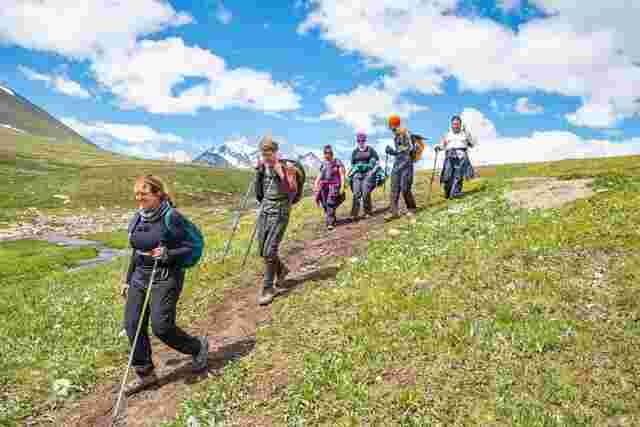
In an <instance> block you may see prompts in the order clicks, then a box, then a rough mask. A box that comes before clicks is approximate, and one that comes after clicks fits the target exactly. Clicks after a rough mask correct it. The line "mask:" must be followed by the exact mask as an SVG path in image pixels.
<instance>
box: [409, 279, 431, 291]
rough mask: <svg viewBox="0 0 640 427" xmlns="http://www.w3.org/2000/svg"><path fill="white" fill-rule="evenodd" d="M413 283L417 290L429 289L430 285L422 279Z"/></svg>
mask: <svg viewBox="0 0 640 427" xmlns="http://www.w3.org/2000/svg"><path fill="white" fill-rule="evenodd" d="M413 283H414V284H415V285H416V288H419V289H431V283H430V282H429V281H427V280H424V279H420V278H418V279H416V280H414V281H413Z"/></svg>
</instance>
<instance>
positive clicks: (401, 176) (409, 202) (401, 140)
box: [385, 114, 416, 219]
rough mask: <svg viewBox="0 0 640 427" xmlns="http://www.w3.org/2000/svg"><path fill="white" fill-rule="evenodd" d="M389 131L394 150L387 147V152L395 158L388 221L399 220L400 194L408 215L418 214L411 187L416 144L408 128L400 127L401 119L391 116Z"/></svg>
mask: <svg viewBox="0 0 640 427" xmlns="http://www.w3.org/2000/svg"><path fill="white" fill-rule="evenodd" d="M388 125H389V129H391V132H393V142H394V148H391V147H389V146H387V148H386V150H385V152H386V153H387V154H388V155H390V156H395V160H394V162H393V169H392V170H391V200H390V202H391V206H390V208H391V215H390V216H389V217H388V219H394V218H398V217H399V216H400V215H399V213H398V203H399V201H400V194H401V193H402V196H403V198H404V202H405V205H406V206H407V211H408V212H407V215H408V216H414V215H415V212H416V199H415V197H414V196H413V192H412V190H411V187H412V186H413V173H414V166H413V164H414V162H415V155H416V144H415V143H414V142H413V140H412V138H411V134H410V133H409V131H408V130H407V129H406V128H401V127H400V117H399V116H397V115H395V114H394V115H391V116H390V117H389V120H388Z"/></svg>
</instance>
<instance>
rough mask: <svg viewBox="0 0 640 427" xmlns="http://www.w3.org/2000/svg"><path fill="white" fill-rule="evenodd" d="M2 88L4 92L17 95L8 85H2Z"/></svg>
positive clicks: (0, 88)
mask: <svg viewBox="0 0 640 427" xmlns="http://www.w3.org/2000/svg"><path fill="white" fill-rule="evenodd" d="M0 90H2V91H4V92H7V93H8V94H9V95H11V96H16V94H15V92H14V91H12V90H11V89H9V88H6V87H4V86H0Z"/></svg>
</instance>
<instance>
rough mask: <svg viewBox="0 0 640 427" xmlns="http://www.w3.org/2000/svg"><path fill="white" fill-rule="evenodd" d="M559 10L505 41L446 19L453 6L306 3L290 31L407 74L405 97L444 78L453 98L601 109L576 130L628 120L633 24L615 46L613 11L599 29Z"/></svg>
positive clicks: (639, 76) (469, 21)
mask: <svg viewBox="0 0 640 427" xmlns="http://www.w3.org/2000/svg"><path fill="white" fill-rule="evenodd" d="M539 1H540V2H543V3H549V4H551V3H552V0H539ZM559 2H560V3H561V4H563V5H566V7H563V8H562V9H561V11H560V12H559V13H560V14H559V15H558V16H553V17H549V18H545V19H537V20H533V21H530V22H528V23H526V24H524V25H521V26H520V27H519V29H518V32H514V31H512V30H511V29H510V28H507V27H505V26H502V25H501V24H499V23H497V22H495V21H492V20H490V19H487V18H480V17H473V18H471V17H461V16H456V15H455V14H454V13H451V12H452V10H454V9H455V7H456V6H457V4H458V1H457V0H405V1H401V2H398V1H392V0H380V1H376V2H370V1H365V0H316V1H315V2H314V3H313V5H314V7H313V10H312V11H311V13H310V14H309V15H308V16H307V18H306V20H305V21H304V22H303V23H302V24H301V25H300V26H299V28H298V31H299V32H300V33H305V32H307V31H309V30H311V29H318V30H319V31H320V33H321V37H323V38H324V39H326V40H329V41H331V42H333V43H334V44H335V45H336V46H337V47H338V48H340V49H342V50H344V51H347V52H357V53H360V54H361V55H363V56H364V57H365V58H366V59H367V60H369V61H374V62H380V63H381V64H383V65H386V66H388V67H391V68H392V70H393V72H395V73H397V74H398V75H406V71H405V70H411V74H410V77H407V78H405V79H404V85H405V86H407V87H408V88H412V89H413V90H419V91H422V90H424V89H429V88H430V85H431V86H432V87H431V88H430V89H431V91H432V92H433V91H434V89H437V88H438V87H439V88H440V89H441V88H442V82H443V81H444V80H443V79H444V78H446V77H455V78H456V79H457V80H458V82H459V84H460V87H461V89H462V90H472V91H476V92H487V91H492V90H501V89H507V90H513V91H534V90H535V91H542V92H547V93H554V94H560V95H565V96H572V97H580V98H581V99H582V100H583V107H584V106H590V105H598V106H602V105H610V106H611V111H607V110H603V109H596V108H592V107H588V109H589V111H590V112H591V114H584V113H579V112H576V114H578V115H579V116H580V117H581V119H579V120H578V119H577V118H576V122H579V123H581V125H583V126H591V127H600V126H601V124H602V123H603V122H605V123H609V124H610V125H615V124H617V123H618V122H619V121H620V120H622V119H625V118H629V117H632V116H634V115H637V114H638V113H639V112H640V104H638V103H637V102H635V101H636V99H637V98H638V97H639V96H640V67H638V66H636V65H634V63H633V59H634V58H635V56H636V55H635V53H634V52H636V50H634V49H637V52H638V53H640V48H638V47H637V46H635V45H634V41H633V40H635V38H636V37H635V36H634V35H635V34H636V30H635V25H637V24H630V25H632V26H631V27H629V28H633V31H632V30H629V31H626V30H625V32H624V34H626V35H627V37H626V38H625V39H624V40H623V38H621V37H619V35H618V33H619V31H618V30H617V29H616V27H615V22H616V19H618V18H620V16H619V14H618V13H617V12H616V13H613V12H612V13H611V19H610V21H609V22H608V24H607V25H600V24H597V21H596V20H595V18H594V21H593V22H594V23H593V24H592V25H591V26H586V25H584V24H583V23H581V22H580V16H581V14H585V13H586V12H584V11H583V12H576V13H571V12H570V10H569V9H570V6H569V3H572V4H573V8H574V9H578V8H575V1H573V0H559ZM623 2H624V0H614V3H615V4H622V3H623ZM553 3H555V2H553ZM627 4H628V2H627ZM601 6H602V5H600V4H599V3H597V4H596V3H594V4H593V5H590V6H588V7H585V9H587V10H588V11H591V13H592V14H593V16H594V17H595V16H597V10H598V9H599V7H601ZM579 9H583V8H582V5H581V7H580V8H579ZM631 10H632V9H631V8H630V7H627V8H626V9H624V13H626V14H627V15H628V16H627V17H625V18H620V19H624V20H625V22H627V21H629V22H632V21H637V19H633V20H632V19H631V18H630V17H629V16H631V15H634V14H633V13H631ZM614 18H615V19H614ZM636 18H637V16H636ZM409 29H410V31H409ZM630 46H631V47H630ZM634 46H635V47H634ZM621 49H622V51H621ZM425 82H430V84H425ZM596 111H599V114H596V113H595V112H596ZM612 118H613V119H612Z"/></svg>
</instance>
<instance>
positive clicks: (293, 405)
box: [174, 158, 640, 427]
mask: <svg viewBox="0 0 640 427" xmlns="http://www.w3.org/2000/svg"><path fill="white" fill-rule="evenodd" d="M639 166H640V160H639V159H637V158H627V159H606V160H586V161H566V162H560V163H555V164H539V165H531V166H530V167H526V166H504V167H498V168H495V169H485V170H484V171H483V174H484V176H485V178H484V179H483V180H481V181H477V182H475V183H473V184H471V185H470V186H469V187H468V189H469V190H470V191H469V195H468V196H467V197H466V198H465V199H463V200H460V201H450V202H444V201H443V200H442V198H441V197H440V196H439V195H438V196H437V197H436V198H435V199H434V200H433V206H432V207H431V208H428V209H425V210H423V211H422V212H421V213H420V214H419V215H418V218H417V222H416V223H415V224H411V223H407V222H405V223H400V224H398V223H396V224H392V225H389V226H388V227H393V228H396V229H397V230H394V231H392V232H391V233H392V236H393V237H389V238H387V239H385V240H379V241H371V242H370V243H369V246H368V251H367V254H366V256H364V257H361V258H359V259H357V260H353V262H347V263H346V267H344V268H343V270H342V271H341V272H340V273H339V275H338V277H337V279H336V280H327V281H325V282H319V283H315V284H307V285H305V289H304V291H303V292H299V293H294V294H291V295H290V296H289V297H288V298H286V299H280V300H276V302H275V303H274V308H273V313H274V318H273V321H272V322H271V324H270V325H268V326H265V327H263V328H261V329H260V331H259V333H258V337H257V345H256V349H255V352H254V353H253V354H251V355H250V356H248V357H246V358H244V359H242V360H240V361H239V362H237V363H234V364H232V365H231V366H229V367H227V368H225V373H224V375H223V376H222V377H221V378H214V379H211V380H209V381H208V382H207V383H206V384H205V385H203V386H200V387H199V388H198V389H197V392H196V394H194V396H193V397H192V398H190V399H187V400H186V401H185V402H184V404H183V406H182V414H181V416H180V417H179V418H178V419H177V420H176V422H175V423H174V425H179V426H183V425H187V420H188V419H189V417H193V416H195V417H196V418H197V419H199V420H200V422H202V423H205V424H206V422H208V421H209V422H210V420H217V421H218V422H219V424H215V425H223V424H222V422H223V420H226V422H227V424H229V425H234V424H233V422H234V421H236V422H237V421H239V420H253V421H252V422H254V423H257V424H254V425H270V424H272V425H283V426H286V425H289V426H302V425H327V426H328V425H344V426H347V425H349V426H360V425H372V426H373V425H376V426H396V425H404V426H431V425H433V426H454V425H460V426H462V425H464V426H488V425H492V426H494V425H495V426H541V427H542V426H545V427H546V426H598V425H613V424H615V423H622V424H615V425H629V426H631V425H640V410H639V409H638V408H640V397H639V396H640V395H639V394H638V389H639V387H640V383H639V378H640V370H639V367H638V366H639V365H638V355H639V354H640V321H639V319H640V282H639V280H638V279H639V277H640V234H639V231H638V230H640V219H639V218H638V215H636V212H637V211H638V209H640V192H639V190H640V174H639V173H638V172H639V170H638V167H639ZM532 174H533V175H537V176H546V175H552V176H557V177H560V178H570V177H574V176H581V177H582V176H590V175H596V176H597V177H596V179H595V184H594V185H595V188H596V189H597V190H599V191H598V192H596V194H595V195H594V196H593V197H592V198H590V199H583V200H578V201H576V202H574V203H571V204H569V205H566V206H564V207H562V208H559V209H550V210H537V211H531V212H528V211H525V210H519V209H513V208H512V207H510V206H509V205H508V204H507V202H506V200H505V198H504V194H505V192H507V191H508V190H509V189H510V187H511V186H512V181H510V178H511V177H514V176H528V175H532ZM421 181H422V184H419V186H418V190H417V191H418V194H419V195H420V196H422V199H423V200H424V194H425V192H426V191H425V190H426V188H425V186H424V181H425V179H424V177H423V178H422V179H421ZM398 232H399V233H398ZM283 371H284V374H283ZM283 375H284V380H283ZM261 390H262V391H261ZM264 390H269V392H268V393H265V392H263V391H264ZM609 423H612V424H609ZM227 424H224V425H227ZM203 425H204V424H203ZM237 425H242V424H241V423H240V424H237Z"/></svg>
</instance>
